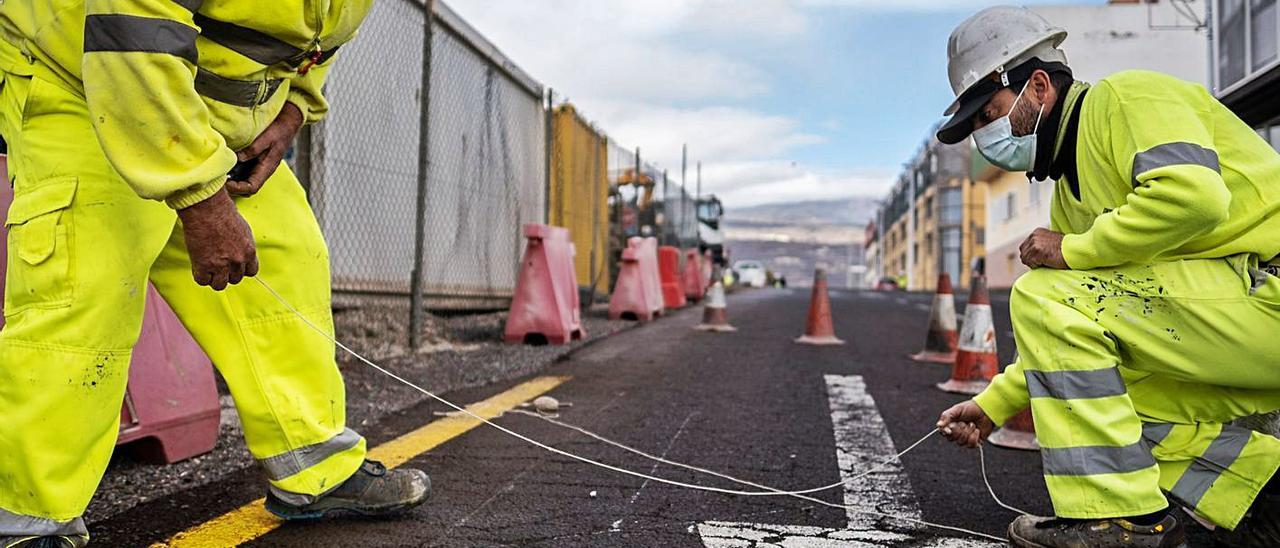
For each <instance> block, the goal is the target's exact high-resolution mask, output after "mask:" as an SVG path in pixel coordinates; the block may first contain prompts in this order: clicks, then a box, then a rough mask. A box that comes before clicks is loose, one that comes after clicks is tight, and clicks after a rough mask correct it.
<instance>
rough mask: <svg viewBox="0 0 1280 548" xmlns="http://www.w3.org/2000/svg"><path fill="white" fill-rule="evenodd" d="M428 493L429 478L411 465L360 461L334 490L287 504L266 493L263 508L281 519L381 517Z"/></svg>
mask: <svg viewBox="0 0 1280 548" xmlns="http://www.w3.org/2000/svg"><path fill="white" fill-rule="evenodd" d="M430 494H431V478H430V477H428V476H427V474H426V472H423V471H421V470H414V469H411V468H406V469H400V470H387V467H386V466H383V465H382V463H380V462H377V461H372V460H366V461H364V464H363V465H361V466H360V469H359V470H356V473H355V474H354V475H352V476H351V477H350V478H349V479H347V481H344V482H342V485H339V486H338V487H337V488H336V489H334V490H332V491H330V492H328V493H325V494H324V495H321V496H320V498H319V499H317V500H316V501H315V502H313V503H311V504H307V505H304V506H296V505H293V504H289V503H287V502H285V501H283V500H281V499H280V498H279V497H277V496H275V493H268V494H267V504H266V507H267V510H268V511H269V512H271V513H272V514H275V515H277V516H279V517H280V518H283V519H288V520H297V519H318V518H322V517H324V516H326V515H328V514H331V513H335V512H336V513H353V514H359V515H362V516H382V515H387V514H393V513H396V512H400V511H403V510H407V509H409V508H413V507H414V506H417V505H419V504H422V503H423V502H426V500H427V497H428V496H430Z"/></svg>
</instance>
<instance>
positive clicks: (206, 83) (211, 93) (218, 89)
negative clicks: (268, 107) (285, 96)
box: [196, 68, 282, 107]
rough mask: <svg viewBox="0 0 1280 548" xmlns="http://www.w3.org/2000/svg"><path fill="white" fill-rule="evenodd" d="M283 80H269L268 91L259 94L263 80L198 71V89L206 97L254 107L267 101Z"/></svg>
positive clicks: (240, 105)
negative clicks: (226, 76) (233, 78)
mask: <svg viewBox="0 0 1280 548" xmlns="http://www.w3.org/2000/svg"><path fill="white" fill-rule="evenodd" d="M281 82H282V80H268V81H267V82H266V88H267V89H266V93H263V94H262V95H261V96H259V93H260V92H261V91H262V86H263V82H262V81H260V80H254V81H249V80H232V79H230V78H224V77H222V76H218V75H217V74H214V73H212V72H209V71H207V70H205V69H203V68H202V69H198V70H197V71H196V91H197V92H199V93H200V95H203V96H205V97H208V98H210V99H213V100H215V101H219V102H223V103H226V104H228V105H234V106H237V107H254V106H258V105H260V104H262V103H265V102H267V100H268V99H270V98H271V96H272V95H275V93H276V89H278V88H279V87H280V83H281Z"/></svg>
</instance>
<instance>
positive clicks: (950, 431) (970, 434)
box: [938, 400, 996, 449]
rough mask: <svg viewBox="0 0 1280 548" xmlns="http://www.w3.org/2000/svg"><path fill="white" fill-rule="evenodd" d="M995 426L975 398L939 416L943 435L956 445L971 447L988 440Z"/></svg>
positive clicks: (939, 426) (939, 425)
mask: <svg viewBox="0 0 1280 548" xmlns="http://www.w3.org/2000/svg"><path fill="white" fill-rule="evenodd" d="M995 428H996V425H995V423H993V422H991V419H989V418H987V414H986V413H984V412H983V411H982V408H981V407H978V404H976V403H973V400H969V401H966V402H962V403H958V404H956V405H955V407H952V408H951V409H948V410H946V411H943V412H942V416H941V417H938V429H939V430H941V431H942V436H943V437H945V438H947V439H948V440H951V442H953V443H955V444H956V445H959V446H961V447H968V448H970V449H973V448H976V447H978V446H979V445H981V444H982V442H984V441H986V439H987V436H990V435H991V431H992V430H995Z"/></svg>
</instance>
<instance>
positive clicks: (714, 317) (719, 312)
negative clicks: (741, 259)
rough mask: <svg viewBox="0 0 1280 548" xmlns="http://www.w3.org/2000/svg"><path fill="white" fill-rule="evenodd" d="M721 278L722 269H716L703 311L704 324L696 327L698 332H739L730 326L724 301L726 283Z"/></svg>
mask: <svg viewBox="0 0 1280 548" xmlns="http://www.w3.org/2000/svg"><path fill="white" fill-rule="evenodd" d="M720 278H721V275H720V269H719V268H716V269H714V270H713V273H712V275H711V288H710V289H708V290H707V293H706V306H705V307H704V308H703V309H702V323H700V324H698V325H696V326H694V329H697V330H698V331H714V332H717V333H732V332H734V331H737V330H738V328H736V327H734V326H732V325H729V314H728V311H727V310H726V308H725V301H724V282H723V281H721V279H720Z"/></svg>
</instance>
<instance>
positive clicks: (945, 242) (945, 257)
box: [941, 228, 963, 279]
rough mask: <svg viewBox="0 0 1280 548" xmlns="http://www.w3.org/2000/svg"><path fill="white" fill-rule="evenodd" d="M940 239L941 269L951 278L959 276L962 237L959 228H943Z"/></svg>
mask: <svg viewBox="0 0 1280 548" xmlns="http://www.w3.org/2000/svg"><path fill="white" fill-rule="evenodd" d="M941 240H942V271H943V272H945V273H947V274H950V275H951V278H952V279H959V278H960V274H961V272H960V267H961V261H960V256H961V251H962V249H961V247H962V244H963V241H962V240H963V238H962V237H961V234H960V229H959V228H944V229H942V233H941Z"/></svg>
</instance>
